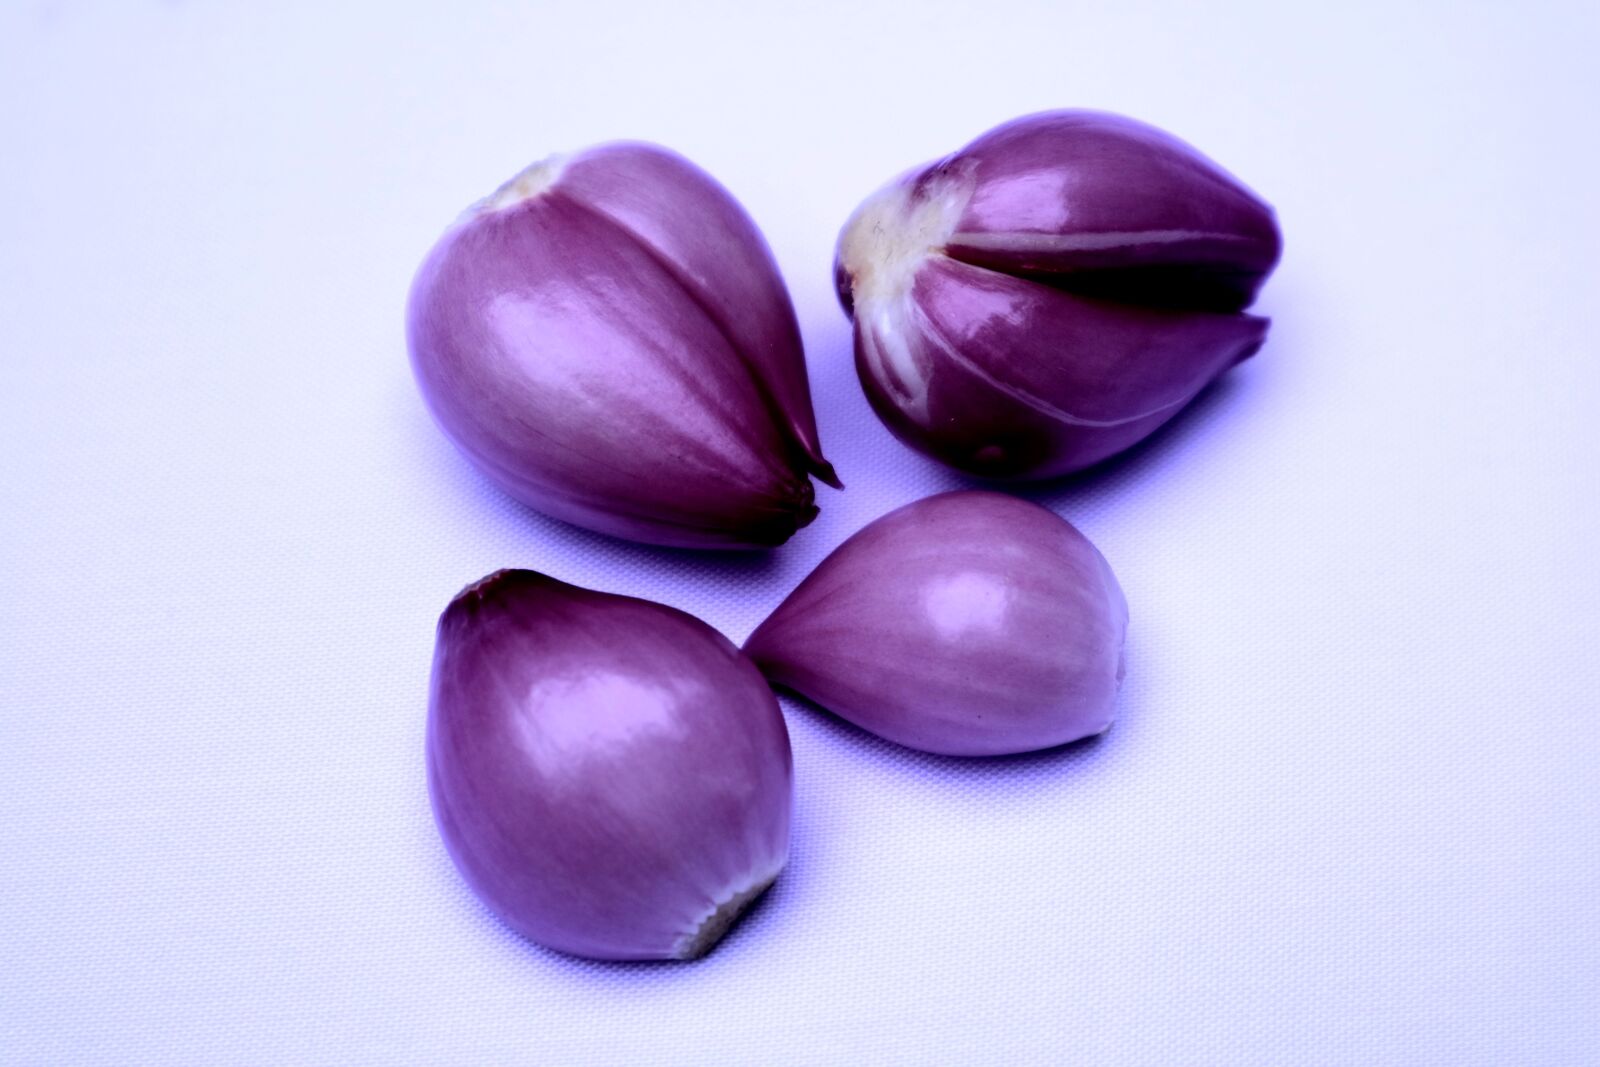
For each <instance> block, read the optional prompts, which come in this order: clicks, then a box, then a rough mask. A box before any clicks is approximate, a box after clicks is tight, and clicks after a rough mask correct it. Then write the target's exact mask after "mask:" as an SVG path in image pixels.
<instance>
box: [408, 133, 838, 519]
mask: <svg viewBox="0 0 1600 1067" xmlns="http://www.w3.org/2000/svg"><path fill="white" fill-rule="evenodd" d="M407 338H408V342H409V348H410V353H411V364H412V369H413V371H414V373H415V375H416V379H417V382H418V385H419V386H420V388H421V390H422V394H423V397H424V399H425V400H426V401H427V403H428V407H429V409H430V410H431V411H432V413H433V415H434V418H435V419H436V421H437V422H438V423H439V425H440V426H441V427H442V428H443V430H444V432H445V433H446V435H447V436H449V438H450V439H451V440H452V441H453V442H455V444H456V446H457V447H458V448H460V450H461V451H462V452H463V453H464V454H465V455H466V456H467V458H468V459H470V460H471V461H472V462H473V464H474V465H476V466H477V467H478V469H479V470H481V471H482V472H483V473H484V474H485V475H486V476H487V477H488V478H489V479H490V480H491V481H493V482H495V483H496V484H497V485H499V486H500V487H501V488H502V489H504V490H505V491H506V492H508V493H510V494H511V495H512V496H513V497H515V498H517V499H518V500H520V501H522V502H523V503H525V504H528V505H529V506H530V507H533V508H535V509H536V510H539V511H542V512H544V513H546V514H549V515H552V516H554V517H556V518H559V519H563V520H565V521H567V522H571V523H574V524H576V525H579V526H584V527H587V528H589V529H593V530H598V531H600V532H602V533H607V534H612V535H614V536H617V537H624V538H629V539H631V540H635V541H645V542H649V543H652V544H660V545H670V546H677V547H689V548H747V547H759V546H767V545H777V544H782V543H783V542H784V541H786V540H787V539H788V538H789V537H790V536H791V535H792V534H793V533H794V532H795V530H797V529H798V528H799V527H801V526H804V525H805V524H806V523H808V522H810V521H811V519H813V518H814V517H815V516H816V512H817V509H816V507H815V505H814V503H813V490H812V486H811V481H810V476H811V475H816V476H817V477H819V478H821V479H822V480H823V481H825V482H827V483H829V484H830V485H835V486H837V485H838V484H839V483H838V479H837V478H836V477H835V475H834V473H833V469H832V467H830V466H829V465H828V462H827V461H826V460H825V459H824V458H823V456H822V452H821V448H820V446H819V444H818V441H817V429H816V421H815V416H814V414H813V412H812V407H811V394H810V386H809V385H808V383H807V380H806V368H805V357H804V353H803V351H802V349H801V342H800V331H799V328H798V326H797V324H796V322H795V315H794V308H793V306H792V304H791V303H790V301H789V295H788V292H787V290H786V289H785V288H784V285H783V279H782V278H781V276H780V275H779V273H778V268H777V264H776V263H775V262H774V260H773V258H772V253H771V251H770V250H769V249H768V247H767V244H766V242H765V240H764V239H763V238H762V236H761V233H760V231H759V230H757V229H756V226H755V224H754V223H753V222H752V221H751V220H750V217H749V216H748V215H746V214H745V212H744V210H743V208H741V207H740V206H739V204H738V203H737V202H736V201H735V200H734V199H733V197H732V196H730V195H729V194H728V192H727V191H726V190H725V189H723V188H722V186H720V185H719V184H717V182H716V181H715V180H714V179H713V178H711V177H710V176H709V175H707V174H706V173H705V172H704V171H702V170H700V169H699V168H697V167H696V166H694V164H692V163H690V162H689V161H688V160H686V159H684V158H682V157H681V156H678V155H676V154H674V153H672V152H669V151H668V150H666V149H664V148H660V147H657V146H654V145H648V144H637V143H619V144H609V145H602V146H599V147H597V148H591V149H588V150H586V151H583V152H579V153H576V154H575V155H572V156H570V157H565V158H553V159H550V160H546V161H544V162H542V163H538V164H535V165H534V166H532V167H529V168H528V169H527V170H525V171H523V172H522V173H521V174H519V175H517V176H516V177H515V178H513V179H512V180H511V181H509V182H507V183H506V185H505V186H503V187H502V188H501V189H500V190H499V191H498V192H496V193H494V194H493V195H491V196H489V197H487V198H485V199H484V200H483V201H482V202H480V203H479V204H477V205H475V206H474V207H473V208H471V209H469V211H468V212H467V213H466V214H465V215H464V216H463V217H462V218H461V219H460V220H459V221H458V222H457V223H456V224H455V225H454V226H452V227H451V228H450V229H449V230H448V231H447V232H446V233H445V234H444V236H443V237H441V238H440V240H439V242H438V244H436V245H435V246H434V248H433V250H432V251H431V252H430V253H429V255H428V257H427V259H426V260H425V261H424V263H423V264H422V267H421V269H420V270H419V271H418V273H417V277H416V279H415V281H414V282H413V284H412V289H411V295H410V300H409V304H408V309H407Z"/></svg>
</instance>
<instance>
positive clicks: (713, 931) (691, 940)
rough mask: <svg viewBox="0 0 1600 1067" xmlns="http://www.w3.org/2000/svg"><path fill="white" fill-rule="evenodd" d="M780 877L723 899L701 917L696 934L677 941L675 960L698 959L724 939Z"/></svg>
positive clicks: (756, 884) (774, 875) (757, 883)
mask: <svg viewBox="0 0 1600 1067" xmlns="http://www.w3.org/2000/svg"><path fill="white" fill-rule="evenodd" d="M777 880H778V876H777V875H776V874H773V875H771V876H769V877H767V878H765V879H763V880H761V881H758V882H756V883H755V884H754V885H752V886H751V887H750V888H748V889H741V890H740V891H739V892H737V893H735V894H733V895H732V896H731V897H729V898H728V899H727V900H724V901H722V902H721V903H720V904H718V905H717V906H716V908H715V909H714V910H713V911H712V912H711V914H709V915H707V916H706V917H705V918H704V919H702V920H700V926H699V927H698V928H697V929H696V930H695V932H694V933H692V934H689V935H688V936H686V937H684V939H683V940H682V941H680V942H678V950H677V952H675V953H674V954H673V956H674V958H675V959H680V960H697V959H699V958H700V957H701V956H704V955H705V954H706V953H707V952H710V951H711V949H712V948H713V947H714V946H715V945H716V943H717V942H718V941H721V940H722V937H723V935H724V934H726V933H727V932H728V931H729V930H731V929H733V924H734V923H736V922H738V921H739V916H741V915H743V914H744V913H745V911H746V909H748V908H749V907H750V905H752V904H754V903H755V902H756V899H757V898H758V897H760V896H761V894H762V893H765V892H766V891H767V890H768V889H769V888H771V886H772V883H773V882H776V881H777Z"/></svg>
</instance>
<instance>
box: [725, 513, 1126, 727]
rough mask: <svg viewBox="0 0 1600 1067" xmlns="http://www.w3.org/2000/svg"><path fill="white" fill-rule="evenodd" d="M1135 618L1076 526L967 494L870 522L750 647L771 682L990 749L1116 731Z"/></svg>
mask: <svg viewBox="0 0 1600 1067" xmlns="http://www.w3.org/2000/svg"><path fill="white" fill-rule="evenodd" d="M1127 624H1128V609H1127V603H1126V602H1125V601H1124V600H1123V597H1122V590H1121V588H1120V587H1119V586H1118V585H1117V580H1116V577H1115V576H1114V575H1113V574H1112V573H1111V568H1110V567H1109V566H1108V565H1107V563H1106V561H1105V559H1104V558H1103V557H1102V556H1101V555H1100V553H1099V552H1098V551H1096V549H1095V547H1094V546H1093V545H1092V544H1090V543H1089V541H1088V540H1087V539H1086V538H1085V537H1084V536H1083V535H1082V534H1080V533H1079V532H1078V531H1077V530H1076V529H1074V528H1073V527H1072V525H1071V524H1070V523H1068V522H1066V521H1065V520H1063V519H1061V518H1060V517H1059V516H1057V515H1055V514H1054V513H1053V512H1051V511H1048V510H1047V509H1045V508H1042V507H1040V506H1038V505H1037V504H1032V503H1029V502H1027V501H1024V500H1018V499H1017V498H1015V497H1011V496H1007V495H1004V494H1001V493H990V492H981V491H967V492H955V493H945V494H942V495H940V496H934V497H929V498H927V499H925V500H920V501H918V502H916V503H914V504H909V505H907V506H906V507H903V508H900V509H899V510H898V511H893V512H890V513H889V514H888V515H885V516H884V517H882V518H880V519H878V520H877V521H875V522H873V523H870V524H869V525H867V526H866V527H864V528H863V529H862V530H860V531H859V532H858V533H856V534H855V535H854V536H853V537H851V538H850V539H849V540H847V541H845V542H844V544H842V545H840V546H839V548H838V549H836V550H835V551H834V552H833V554H832V555H830V556H828V558H826V559H825V560H823V561H822V563H821V564H820V565H819V566H818V567H817V569H816V570H814V571H813V572H812V573H811V574H810V576H808V577H807V578H806V579H805V581H803V582H801V583H800V585H799V586H798V587H797V588H796V589H795V591H794V592H793V593H791V594H790V595H789V597H788V599H787V600H785V601H784V602H783V603H782V604H781V605H779V607H778V609H777V610H776V611H774V612H773V613H772V615H771V616H770V617H769V618H768V619H767V620H766V621H765V622H763V623H762V624H761V625H760V626H759V627H757V628H756V631H755V633H753V634H751V636H750V639H749V640H748V641H747V642H745V646H744V648H745V653H746V654H747V655H748V656H749V657H750V658H751V659H753V660H755V662H756V664H757V665H758V666H759V667H760V668H761V670H762V671H763V673H765V674H766V675H767V677H768V678H769V679H770V680H771V681H773V682H774V683H775V684H778V685H783V686H787V687H788V688H790V689H793V690H794V691H795V692H797V693H800V694H801V695H803V696H805V697H807V698H809V699H811V700H813V701H815V702H816V703H818V704H820V705H821V706H823V707H824V708H827V709H828V710H829V711H831V712H833V713H835V714H837V715H839V716H840V717H842V718H844V719H847V720H849V721H850V722H852V723H854V724H855V725H857V726H859V727H861V728H862V729H865V730H868V731H870V732H872V733H875V734H877V735H879V736H880V737H884V738H887V739H888V740H890V741H894V742H897V743H899V744H902V745H906V746H908V747H910V748H916V749H922V750H924V751H927V752H937V753H941V754H945V755H953V756H988V755H998V754H1003V753H1013V752H1026V751H1030V750H1033V749H1040V748H1049V747H1052V746H1054V745H1060V744H1065V743H1066V742H1068V741H1075V740H1077V739H1079V738H1082V737H1088V736H1090V735H1093V734H1098V733H1101V732H1103V731H1105V730H1106V729H1108V728H1109V727H1110V725H1111V722H1112V718H1113V716H1114V714H1115V703H1116V695H1117V690H1118V688H1119V686H1120V685H1121V682H1122V676H1123V637H1124V634H1125V632H1126V630H1127Z"/></svg>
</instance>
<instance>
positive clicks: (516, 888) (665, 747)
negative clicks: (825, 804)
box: [427, 570, 793, 960]
mask: <svg viewBox="0 0 1600 1067" xmlns="http://www.w3.org/2000/svg"><path fill="white" fill-rule="evenodd" d="M427 757H428V760H427V762H428V788H429V793H430V795H431V797H432V801H433V809H434V815H435V818H436V820H437V822H438V825H439V831H440V834H441V835H442V836H443V838H444V841H445V845H446V846H447V847H448V849H449V851H450V855H451V857H452V859H454V861H455V863H456V866H457V867H458V868H459V869H460V871H461V873H462V875H463V876H464V877H465V878H466V880H467V882H468V884H469V885H471V887H472V889H473V891H474V892H475V893H477V895H478V896H479V898H480V899H482V900H483V902H484V903H485V904H487V905H488V906H489V908H490V909H491V910H493V911H494V912H495V913H496V914H497V915H499V916H500V917H501V918H502V919H503V920H505V922H506V923H507V924H509V925H510V926H511V927H512V928H514V929H515V930H517V931H518V932H520V933H521V934H523V935H525V936H526V937H529V938H531V939H532V940H534V941H537V942H539V943H540V944H543V945H547V946H549V947H550V948H554V949H559V950H560V951H562V952H568V953H572V954H574V955H579V956H588V957H592V958H596V959H617V960H621V959H690V958H693V957H695V956H699V955H701V954H703V953H705V952H706V951H708V950H709V949H710V948H711V946H712V945H714V944H715V943H716V941H717V940H718V939H719V938H720V937H721V936H722V935H723V934H724V933H725V932H726V931H727V929H728V928H729V926H730V925H731V924H732V923H733V922H734V920H735V919H736V918H737V917H738V915H739V914H740V913H741V912H742V911H743V910H744V909H745V908H746V907H747V906H748V905H749V904H750V903H751V902H752V901H753V900H754V899H755V898H756V897H758V896H759V895H760V894H761V892H762V891H763V890H765V889H766V888H767V886H769V885H771V884H772V882H773V880H774V879H776V878H777V877H778V873H779V872H780V871H781V870H782V869H783V865H784V862H785V860H786V859H787V856H788V848H789V812H790V807H791V798H792V793H793V771H792V764H791V759H790V753H789V736H788V732H787V730H786V728H785V726H784V722H783V716H782V715H781V713H780V712H779V711H778V706H777V702H776V701H775V700H774V699H773V696H772V692H771V691H770V690H769V689H768V688H767V685H766V682H765V681H764V680H763V679H762V677H761V674H760V673H759V672H758V671H757V670H756V668H755V667H754V666H753V665H752V664H751V663H750V661H749V660H747V659H746V658H745V657H744V656H742V655H740V653H739V650H738V649H736V648H735V647H734V646H733V645H732V644H731V643H730V642H729V641H728V640H727V639H726V638H724V637H723V636H722V635H721V634H719V633H717V632H716V631H715V630H713V629H711V628H710V627H709V626H707V625H706V624H705V623H703V622H700V621H699V620H698V619H695V618H693V617H692V616H689V615H686V614H685V613H683V612H681V611H677V610H675V609H673V608H669V607H665V606H663V605H660V604H652V603H650V602H649V601H644V600H636V599H634V598H632V597H625V596H616V595H612V594H609V593H600V592H594V591H592V590H587V589H579V588H577V587H575V586H571V585H567V584H566V583H564V582H560V581H557V580H556V579H554V578H549V577H546V576H545V575H542V574H536V573H534V572H532V571H517V570H510V571H500V572H498V573H496V574H493V575H490V576H489V577H488V578H485V579H483V580H482V581H480V582H477V583H476V584H474V585H472V586H469V587H468V588H467V589H465V590H463V591H462V592H461V594H460V595H459V596H457V597H456V598H455V600H453V601H452V602H451V604H450V606H449V607H448V608H447V609H446V610H445V612H444V615H443V616H442V617H441V618H440V620H439V631H438V637H437V642H436V644H435V649H434V661H433V678H432V690H431V697H430V702H429V709H428V731H427Z"/></svg>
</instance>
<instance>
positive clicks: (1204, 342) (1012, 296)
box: [834, 111, 1282, 479]
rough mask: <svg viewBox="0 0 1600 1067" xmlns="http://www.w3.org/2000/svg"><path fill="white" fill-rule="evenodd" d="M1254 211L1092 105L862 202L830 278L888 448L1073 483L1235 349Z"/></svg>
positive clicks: (1209, 166)
mask: <svg viewBox="0 0 1600 1067" xmlns="http://www.w3.org/2000/svg"><path fill="white" fill-rule="evenodd" d="M1281 251H1282V240H1281V237H1280V234H1279V231H1278V226H1277V221H1276V218H1275V216H1274V214H1273V211H1272V208H1271V207H1269V206H1268V205H1267V204H1266V203H1265V202H1264V201H1262V200H1261V199H1260V198H1259V197H1257V196H1256V195H1255V194H1254V193H1253V192H1251V191H1250V190H1249V189H1248V188H1246V187H1245V186H1244V185H1243V184H1241V183H1240V182H1239V181H1238V180H1237V179H1235V178H1234V177H1233V176H1232V175H1230V174H1228V173H1227V172H1226V171H1224V170H1223V169H1222V168H1220V167H1218V166H1217V165H1216V164H1215V163H1213V162H1211V161H1210V160H1209V159H1207V158H1206V157H1204V156H1202V155H1201V154H1200V153H1199V152H1197V151H1196V150H1195V149H1193V148H1192V147H1190V146H1189V145H1187V144H1185V143H1184V142H1182V141H1179V140H1178V139H1177V138H1175V137H1172V136H1171V135H1169V134H1166V133H1164V132H1162V131H1160V130H1158V129H1156V128H1154V127H1152V126H1147V125H1145V124H1144V123H1140V122H1136V121H1134V120H1132V119H1127V118H1122V117H1120V116H1116V115H1108V114H1103V113H1100V112H1093V111H1051V112H1044V113H1041V114H1038V115H1030V116H1026V117H1024V118H1020V119H1016V120H1014V121H1012V122H1008V123H1006V124H1004V125H1002V126H999V127H997V128H995V129H994V130H991V131H990V132H988V133H986V134H984V135H983V136H982V137H979V138H978V139H977V140H975V141H973V142H972V143H971V144H969V145H967V146H966V147H965V148H963V149H961V150H960V151H958V152H956V153H954V154H953V155H950V156H947V157H945V158H944V159H941V160H937V161H935V162H933V163H930V164H928V165H926V166H923V167H920V168H916V169H914V170H912V171H910V172H908V173H907V174H906V175H904V176H902V177H901V178H899V179H896V180H895V181H893V182H891V183H889V184H888V185H887V186H885V187H884V188H883V189H881V190H879V191H878V192H877V193H875V194H873V196H871V197H869V198H868V199H867V201H866V202H864V203H863V204H862V205H861V207H860V208H859V209H858V210H857V211H856V213H855V215H854V216H852V218H851V219H850V221H849V222H848V223H847V224H846V225H845V228H844V230H843V232H842V233H841V234H840V238H839V247H838V252H837V255H836V258H835V262H834V278H835V283H836V285H837V288H838V290H839V297H840V301H841V302H842V303H843V305H844V307H845V309H846V311H847V312H849V313H850V314H851V316H852V318H853V319H854V323H855V356H856V369H857V372H858V374H859V376H860V378H861V383H862V387H863V389H864V390H865V392H866V395H867V398H868V400H869V401H870V402H871V404H872V407H873V410H874V411H876V412H877V413H878V416H879V417H880V418H881V419H882V420H883V421H884V423H885V425H887V426H888V427H889V429H890V430H891V431H892V432H893V433H894V434H895V435H896V436H897V437H899V438H900V439H901V440H902V441H904V442H905V443H907V444H909V445H911V446H912V447H913V448H916V449H918V450H920V451H922V452H923V453H925V454H927V455H930V456H932V457H934V458H936V459H939V460H941V461H942V462H944V463H946V464H948V465H950V466H952V467H955V468H957V469H959V470H962V471H966V472H968V473H971V474H976V475H980V476H984V477H992V478H1007V479H1009V478H1016V479H1040V478H1052V477H1057V476H1060V475H1064V474H1069V473H1072V472H1075V471H1079V470H1082V469H1084V468H1086V467H1089V466H1092V465H1094V464H1096V463H1099V462H1101V461H1102V460H1104V459H1107V458H1108V457H1110V456H1112V455H1115V454H1116V453H1118V452H1121V451H1122V450H1123V449H1126V448H1128V447H1130V446H1131V445H1133V444H1136V443H1137V442H1138V441H1140V440H1142V439H1144V438H1145V437H1147V436H1149V435H1150V434H1151V433H1153V432H1154V431H1155V430H1156V429H1157V428H1158V427H1160V426H1161V425H1162V424H1163V423H1165V422H1166V421H1167V420H1168V419H1170V418H1171V417H1172V416H1173V415H1175V414H1177V412H1178V411H1180V410H1182V408H1183V407H1184V406H1185V405H1186V404H1187V403H1188V402H1189V401H1190V400H1191V399H1192V398H1193V397H1194V396H1195V395H1196V394H1198V393H1199V392H1200V390H1201V389H1203V388H1204V387H1205V386H1206V385H1207V384H1209V383H1210V382H1211V381H1212V380H1213V379H1215V378H1216V377H1217V376H1219V375H1221V374H1222V373H1223V372H1225V371H1226V370H1227V369H1228V368H1229V367H1232V366H1233V365H1235V364H1236V363H1238V362H1240V361H1241V360H1244V359H1246V358H1248V357H1249V356H1251V355H1253V354H1254V353H1255V352H1256V351H1257V350H1258V349H1259V348H1260V347H1261V345H1262V343H1263V342H1264V341H1265V339H1266V334H1267V327H1268V321H1267V320H1266V319H1264V318H1261V317H1259V316H1255V315H1248V314H1244V313H1243V309H1244V308H1246V307H1248V306H1249V305H1250V304H1251V303H1252V302H1253V301H1254V299H1255V297H1256V293H1257V292H1258V291H1259V289H1260V287H1261V285H1262V284H1263V282H1265V280H1266V278H1267V275H1268V274H1269V273H1270V272H1271V271H1272V269H1273V267H1274V266H1275V265H1276V264H1277V262H1278V259H1279V256H1280V254H1281Z"/></svg>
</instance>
